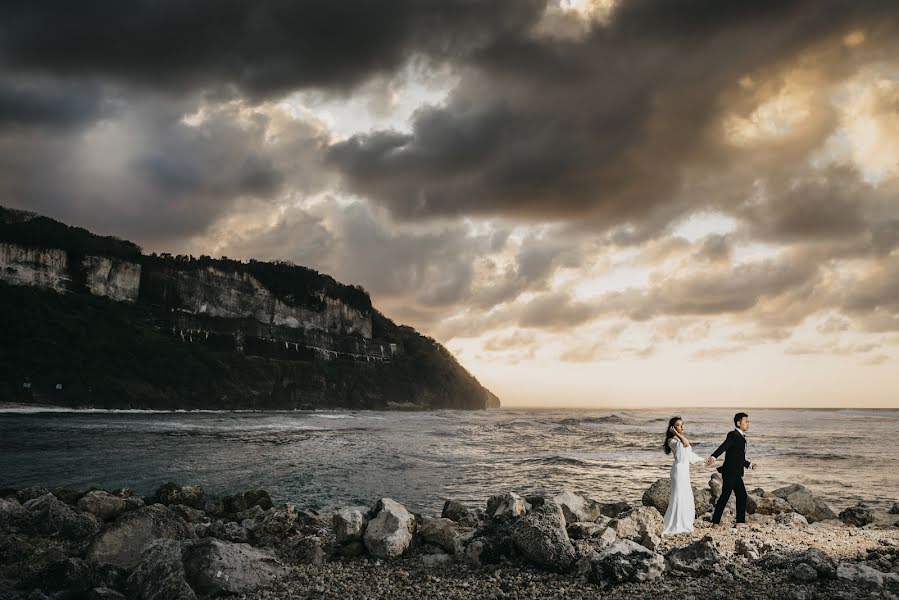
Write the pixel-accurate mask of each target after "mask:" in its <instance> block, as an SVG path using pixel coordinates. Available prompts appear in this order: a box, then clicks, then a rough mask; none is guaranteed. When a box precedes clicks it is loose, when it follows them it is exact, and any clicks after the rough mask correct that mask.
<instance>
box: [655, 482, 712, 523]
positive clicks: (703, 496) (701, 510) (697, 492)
mask: <svg viewBox="0 0 899 600" xmlns="http://www.w3.org/2000/svg"><path fill="white" fill-rule="evenodd" d="M693 502H694V503H695V505H696V516H697V517H698V516H700V515H704V514H705V513H707V512H709V511H711V510H712V509H713V508H715V504H714V503H713V502H712V492H710V491H709V490H708V489H706V488H701V487H698V486H695V485H694V486H693ZM666 510H667V508H666ZM662 514H664V513H662Z"/></svg>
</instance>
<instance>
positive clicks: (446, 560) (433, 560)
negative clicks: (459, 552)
mask: <svg viewBox="0 0 899 600" xmlns="http://www.w3.org/2000/svg"><path fill="white" fill-rule="evenodd" d="M452 562H453V557H452V556H450V555H449V554H425V555H424V556H422V557H421V565H422V566H423V567H426V568H428V569H433V568H435V567H442V566H444V565H448V564H452Z"/></svg>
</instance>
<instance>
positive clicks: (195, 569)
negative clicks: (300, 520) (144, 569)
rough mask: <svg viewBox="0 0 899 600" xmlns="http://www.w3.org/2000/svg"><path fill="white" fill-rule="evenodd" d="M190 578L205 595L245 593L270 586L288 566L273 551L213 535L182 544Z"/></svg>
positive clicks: (182, 552)
mask: <svg viewBox="0 0 899 600" xmlns="http://www.w3.org/2000/svg"><path fill="white" fill-rule="evenodd" d="M181 560H182V563H183V565H184V572H185V574H186V576H187V582H188V583H189V584H190V587H191V588H193V590H194V591H195V592H196V593H198V594H201V595H204V596H220V595H233V594H246V593H249V592H252V591H254V590H257V589H259V588H264V587H267V586H269V585H270V584H271V582H272V581H273V580H274V579H275V578H276V577H278V576H280V575H282V574H284V572H285V570H286V569H285V567H284V565H283V564H281V562H280V561H278V559H276V558H275V557H274V556H273V555H272V554H271V553H269V552H266V551H264V550H260V549H259V548H253V547H251V546H248V545H246V544H232V543H230V542H223V541H221V540H217V539H214V538H206V539H203V540H199V541H196V542H183V543H182V544H181Z"/></svg>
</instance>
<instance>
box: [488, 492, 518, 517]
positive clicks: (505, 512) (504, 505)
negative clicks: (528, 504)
mask: <svg viewBox="0 0 899 600" xmlns="http://www.w3.org/2000/svg"><path fill="white" fill-rule="evenodd" d="M523 514H525V503H524V498H522V497H521V496H519V495H518V494H516V493H515V492H506V493H505V494H498V495H496V496H491V497H490V499H489V500H487V516H488V517H489V518H491V519H494V520H504V519H514V518H516V517H520V516H521V515H523Z"/></svg>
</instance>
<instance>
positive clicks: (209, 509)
mask: <svg viewBox="0 0 899 600" xmlns="http://www.w3.org/2000/svg"><path fill="white" fill-rule="evenodd" d="M202 510H203V512H204V513H206V514H207V515H209V516H212V517H221V516H224V515H225V502H224V501H223V500H222V499H221V498H207V499H206V501H205V502H204V503H203V508H202Z"/></svg>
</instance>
